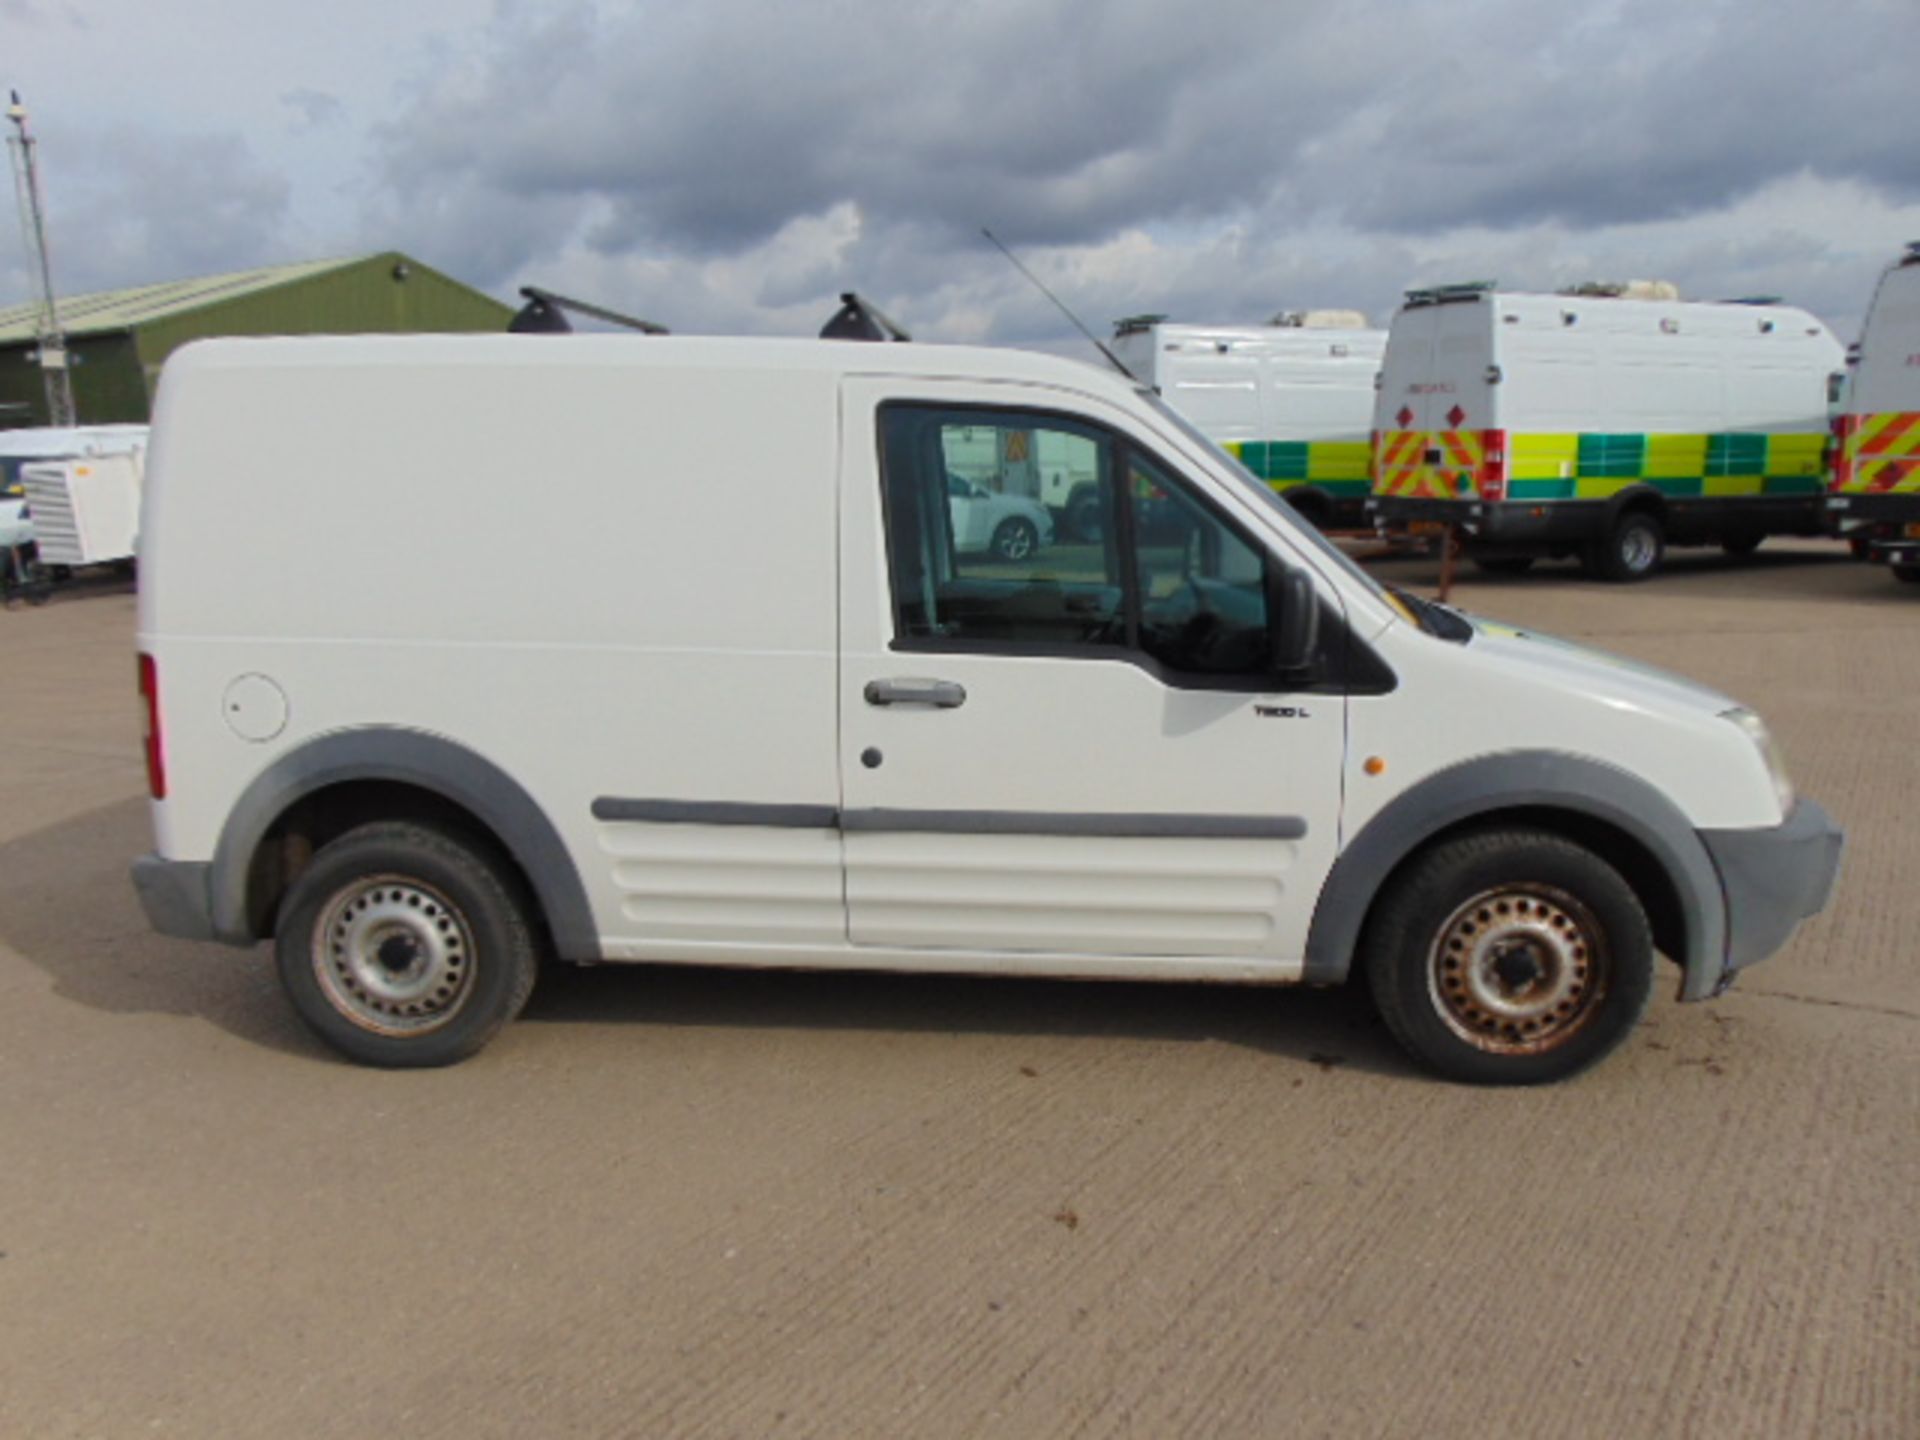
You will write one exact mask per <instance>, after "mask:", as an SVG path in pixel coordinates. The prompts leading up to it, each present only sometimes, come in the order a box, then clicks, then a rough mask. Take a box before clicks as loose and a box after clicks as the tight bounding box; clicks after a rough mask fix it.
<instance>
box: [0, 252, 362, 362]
mask: <svg viewBox="0 0 1920 1440" xmlns="http://www.w3.org/2000/svg"><path fill="white" fill-rule="evenodd" d="M377 253H378V252H377ZM371 258H372V257H371V256H370V255H350V256H348V257H347V258H345V259H343V260H306V261H302V262H301V263H299V264H297V265H268V266H266V267H264V268H262V269H259V270H236V271H234V272H233V273H232V274H229V275H199V276H196V277H194V278H193V279H191V280H164V281H162V282H160V283H159V284H157V285H135V286H134V287H133V288H131V289H129V290H102V291H99V292H98V293H96V294H93V295H61V296H58V297H56V298H57V299H58V302H59V306H60V328H61V329H62V330H64V331H66V332H67V334H68V335H99V334H103V333H109V332H112V331H116V330H131V329H133V328H134V327H135V326H136V325H144V324H145V323H146V322H147V321H149V320H160V319H164V318H166V317H168V316H172V315H180V314H184V313H186V312H187V311H190V310H199V309H201V308H202V307H204V306H207V305H216V304H220V303H222V302H224V301H227V300H232V299H234V298H235V297H236V296H240V295H251V294H253V293H254V292H256V291H259V290H271V289H273V288H274V287H275V286H276V285H287V284H290V283H292V282H293V281H296V280H307V279H310V278H312V277H313V276H315V275H324V274H326V273H327V272H328V271H329V270H341V269H344V268H345V267H347V266H349V265H358V264H359V263H360V262H361V261H363V260H367V259H371ZM39 309H40V306H39V303H38V302H37V301H29V302H28V303H26V304H24V305H8V306H5V307H3V308H0V345H11V344H15V343H17V342H19V341H21V340H31V339H33V338H34V337H35V336H36V335H37V334H38V333H39V329H38V325H37V323H36V321H35V318H34V317H35V316H36V314H37V313H38V312H39Z"/></svg>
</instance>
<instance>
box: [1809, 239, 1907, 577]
mask: <svg viewBox="0 0 1920 1440" xmlns="http://www.w3.org/2000/svg"><path fill="white" fill-rule="evenodd" d="M1839 401H1840V413H1839V415H1838V416H1837V417H1836V418H1835V420H1834V424H1833V438H1834V444H1833V475H1832V486H1833V490H1832V496H1831V499H1830V501H1829V504H1830V505H1831V507H1832V509H1833V511H1834V513H1835V514H1836V515H1837V516H1838V517H1839V520H1840V524H1841V527H1842V534H1844V535H1846V536H1847V538H1849V539H1852V540H1857V541H1860V542H1863V546H1864V548H1865V549H1866V552H1867V554H1868V555H1869V556H1870V557H1871V558H1872V559H1875V560H1879V561H1883V562H1887V563H1889V564H1891V566H1892V567H1893V573H1894V574H1895V575H1896V576H1898V577H1899V578H1900V579H1902V580H1906V581H1909V582H1915V583H1920V241H1916V242H1915V243H1914V244H1912V245H1909V246H1908V247H1907V253H1906V254H1905V255H1903V256H1901V257H1900V259H1898V260H1896V261H1895V262H1894V263H1893V264H1892V265H1890V266H1888V267H1887V270H1886V272H1885V273H1884V274H1883V275H1881V277H1880V283H1879V285H1878V286H1877V287H1876V288H1875V290H1874V292H1873V303H1872V305H1871V306H1870V307H1869V308H1868V310H1867V320H1866V324H1865V325H1864V326H1863V327H1862V329H1861V332H1860V344H1859V347H1858V354H1857V356H1855V355H1849V357H1848V375H1847V378H1846V381H1845V383H1844V385H1842V386H1841V387H1840V395H1839Z"/></svg>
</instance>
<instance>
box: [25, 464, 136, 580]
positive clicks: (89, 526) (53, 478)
mask: <svg viewBox="0 0 1920 1440" xmlns="http://www.w3.org/2000/svg"><path fill="white" fill-rule="evenodd" d="M141 470H142V452H140V451H138V450H133V451H127V452H124V453H122V454H118V455H95V456H89V457H88V458H86V459H84V460H40V461H36V462H34V463H32V464H30V465H24V466H22V467H21V469H20V479H21V483H22V485H23V486H24V487H25V489H26V501H27V509H28V513H29V514H30V515H31V516H32V519H33V535H34V543H35V545H36V546H37V547H38V550H39V560H40V563H41V564H42V565H58V566H65V567H67V568H68V569H75V570H77V569H79V568H80V567H81V566H83V565H111V564H118V563H119V562H121V561H126V560H131V559H133V556H134V550H135V547H136V543H137V541H138V538H139V534H140V477H141Z"/></svg>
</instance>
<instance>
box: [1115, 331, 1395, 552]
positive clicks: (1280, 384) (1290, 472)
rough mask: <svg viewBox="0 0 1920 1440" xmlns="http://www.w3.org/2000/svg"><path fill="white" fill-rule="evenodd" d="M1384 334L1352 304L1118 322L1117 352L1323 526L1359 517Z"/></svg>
mask: <svg viewBox="0 0 1920 1440" xmlns="http://www.w3.org/2000/svg"><path fill="white" fill-rule="evenodd" d="M1386 348H1387V332H1386V331H1384V330H1372V329H1369V328H1367V325H1366V317H1365V316H1363V315H1360V314H1359V313H1357V312H1355V311H1347V310H1338V311H1306V312H1304V313H1300V314H1297V315H1289V316H1285V317H1282V319H1281V321H1279V322H1276V323H1275V324H1272V325H1185V324H1171V323H1168V322H1166V321H1164V320H1162V319H1160V317H1158V316H1141V317H1138V318H1136V319H1133V320H1123V321H1121V322H1120V323H1119V324H1118V325H1117V326H1116V327H1115V329H1114V337H1113V346H1112V349H1113V353H1114V354H1115V355H1116V356H1118V357H1119V359H1120V361H1121V363H1122V364H1124V365H1125V366H1126V367H1127V369H1128V370H1130V371H1132V372H1133V374H1134V376H1135V377H1136V378H1137V379H1138V380H1139V381H1140V382H1141V383H1142V384H1144V385H1148V386H1151V387H1152V388H1153V389H1155V390H1157V391H1159V392H1160V395H1161V397H1162V398H1163V399H1164V400H1165V401H1166V402H1167V403H1168V404H1169V405H1171V406H1172V407H1173V408H1174V409H1175V410H1177V411H1179V412H1180V414H1182V415H1184V416H1185V417H1186V418H1187V419H1188V420H1189V421H1191V422H1192V423H1193V425H1194V426H1195V428H1197V429H1198V430H1200V431H1201V432H1202V433H1203V434H1205V435H1206V436H1207V437H1208V438H1209V439H1211V440H1212V441H1214V443H1215V444H1217V445H1219V446H1220V447H1221V448H1222V449H1223V450H1225V451H1226V452H1227V453H1228V454H1230V455H1232V456H1233V457H1234V458H1235V459H1236V460H1238V461H1239V462H1240V463H1241V464H1242V465H1244V466H1245V467H1246V468H1247V469H1249V470H1251V471H1252V472H1253V473H1254V474H1255V475H1257V476H1259V477H1260V478H1261V479H1262V480H1265V481H1266V482H1267V484H1269V485H1270V486H1272V487H1273V489H1274V491H1275V493H1277V494H1279V495H1281V496H1283V497H1285V499H1286V500H1287V502H1288V503H1289V504H1291V505H1292V506H1293V507H1294V508H1295V509H1297V510H1298V511H1299V512H1300V513H1301V514H1302V515H1304V516H1306V517H1307V518H1308V519H1309V520H1311V521H1312V522H1313V523H1314V524H1316V525H1318V526H1319V527H1320V528H1321V529H1323V530H1352V529H1358V528H1360V527H1361V526H1363V525H1365V524H1366V523H1367V516H1366V503H1367V496H1368V493H1369V491H1370V489H1371V486H1370V483H1369V482H1370V470H1369V463H1370V453H1369V446H1370V442H1371V436H1370V434H1369V427H1370V426H1371V425H1372V423H1373V389H1374V381H1375V378H1376V377H1377V376H1378V375H1379V373H1380V358H1381V356H1382V355H1383V354H1384V353H1385V352H1386Z"/></svg>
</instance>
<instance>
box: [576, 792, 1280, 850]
mask: <svg viewBox="0 0 1920 1440" xmlns="http://www.w3.org/2000/svg"><path fill="white" fill-rule="evenodd" d="M593 818H594V819H596V820H642V821H649V822H652V823H654V824H667V825H673V824H680V825H769V826H778V827H781V828H784V829H801V830H833V829H839V830H844V831H848V832H855V831H859V832H863V833H866V834H877V833H883V832H893V833H896V834H905V833H919V834H937V835H1086V836H1106V837H1118V838H1122V839H1170V838H1179V839H1207V840H1299V839H1301V838H1303V837H1304V836H1305V835H1306V833H1307V822H1306V821H1305V820H1304V819H1302V818H1301V817H1300V816H1298V815H1273V816H1267V815H1084V814H1074V813H1070V812H1059V813H1048V812H1046V811H1032V810H836V809H835V808H834V807H833V806H831V805H753V804H745V803H740V802H736V801H720V800H716V801H705V800H624V799H619V798H617V797H614V796H608V795H603V796H601V797H600V798H599V799H598V800H595V801H594V802H593Z"/></svg>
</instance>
